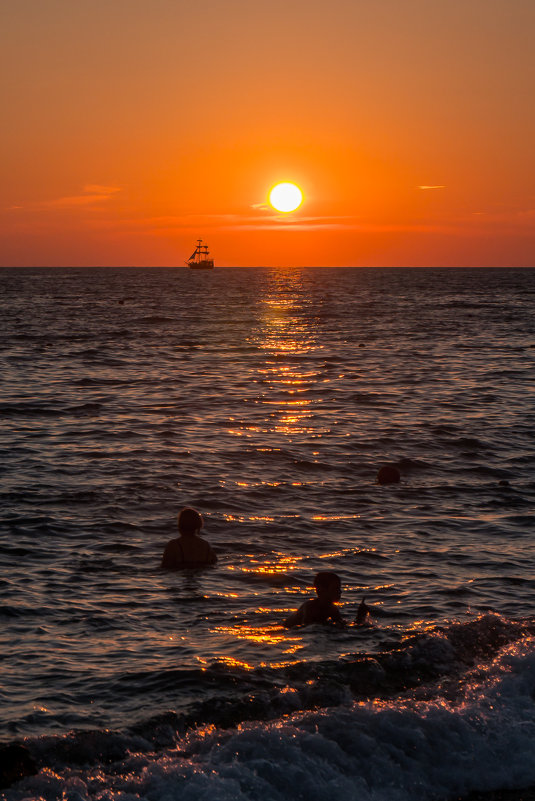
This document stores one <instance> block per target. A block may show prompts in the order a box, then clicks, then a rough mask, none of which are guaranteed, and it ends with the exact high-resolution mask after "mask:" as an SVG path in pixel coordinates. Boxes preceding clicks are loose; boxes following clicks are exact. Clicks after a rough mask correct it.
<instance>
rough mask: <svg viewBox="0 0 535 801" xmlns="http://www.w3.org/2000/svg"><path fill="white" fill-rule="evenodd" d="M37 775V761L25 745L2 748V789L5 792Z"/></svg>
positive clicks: (0, 782) (0, 771) (0, 773)
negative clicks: (8, 788)
mask: <svg viewBox="0 0 535 801" xmlns="http://www.w3.org/2000/svg"><path fill="white" fill-rule="evenodd" d="M35 773H37V765H36V764H35V760H34V758H33V757H32V755H31V754H30V752H29V751H28V749H27V748H25V747H24V746H23V745H17V744H16V743H12V744H11V745H5V746H3V747H2V748H0V789H2V790H4V789H5V788H6V787H9V786H10V785H12V784H13V783H14V782H18V781H19V779H23V778H24V777H25V776H33V775H34V774H35Z"/></svg>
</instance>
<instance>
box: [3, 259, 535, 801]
mask: <svg viewBox="0 0 535 801" xmlns="http://www.w3.org/2000/svg"><path fill="white" fill-rule="evenodd" d="M0 348H1V351H0V413H1V414H0V480H1V489H0V504H1V524H0V624H1V625H0V666H1V685H0V745H1V746H6V745H8V744H13V743H19V744H22V745H24V747H25V748H26V749H27V751H28V752H29V754H30V755H31V758H32V760H33V761H34V765H35V771H34V772H33V775H30V776H25V777H23V778H21V779H19V780H18V781H15V782H14V783H12V784H11V785H10V786H8V787H5V789H4V790H3V796H4V798H5V799H7V801H23V799H25V800H26V799H42V800H43V801H56V799H57V800H58V801H60V800H61V801H145V799H146V801H201V800H202V801H205V800H206V799H209V800H210V801H260V799H261V800H262V801H297V800H299V799H303V801H304V799H306V800H307V801H325V799H330V801H451V800H452V799H469V798H470V799H472V798H475V797H477V798H479V797H483V796H484V797H488V798H493V799H494V798H498V797H500V798H501V797H502V795H500V794H503V793H505V792H506V791H510V792H513V797H514V798H518V799H521V798H524V797H527V795H524V794H525V793H529V789H528V790H526V788H533V787H534V786H535V592H534V590H535V549H534V535H535V513H534V510H535V269H530V268H526V269H491V268H489V269H471V268H465V269H442V268H434V269H423V268H406V269H405V268H397V269H395V268H392V269H379V268H374V269H372V268H369V269H368V268H358V269H357V268H355V269H351V268H319V267H314V268H313V267H310V268H286V267H280V268H267V267H266V268H260V267H251V268H218V267H216V269H214V270H213V271H193V270H188V269H187V268H171V267H169V268H156V267H155V268H127V267H124V268H111V267H110V268H104V267H100V268H18V269H11V268H4V269H1V270H0ZM387 464H388V465H394V466H396V467H397V469H398V470H399V472H400V476H401V480H400V482H399V483H396V484H390V485H382V484H380V483H378V481H377V473H378V470H379V468H380V467H382V466H384V465H387ZM185 506H191V507H194V508H195V509H197V510H198V511H200V512H201V513H202V515H203V518H204V528H203V532H202V533H203V536H205V537H206V538H207V539H208V540H209V541H210V543H211V544H212V546H213V547H214V549H215V550H216V552H217V554H218V562H217V564H216V565H215V566H213V567H209V568H205V569H202V570H182V571H176V572H172V571H164V570H162V569H161V567H160V560H161V556H162V552H163V549H164V547H165V545H166V543H167V542H168V541H169V540H170V539H172V538H173V537H175V536H177V514H178V512H179V511H180V509H182V508H183V507H185ZM323 570H329V571H334V572H336V573H337V574H338V576H339V577H340V580H341V583H342V596H341V600H340V605H339V608H340V612H341V614H342V616H343V617H344V618H345V620H346V621H347V625H346V626H345V627H339V626H335V625H311V626H308V627H306V628H294V629H287V628H285V627H284V626H283V621H284V619H285V618H286V617H287V616H288V615H289V613H290V612H292V611H294V610H295V609H297V608H298V607H299V606H300V604H301V603H303V601H305V600H306V599H307V598H311V597H313V596H314V589H313V581H314V576H315V574H316V573H317V572H318V571H323ZM363 597H365V598H366V603H367V604H368V606H369V607H370V610H371V613H370V617H369V620H368V622H367V624H366V625H357V624H356V623H355V622H354V621H355V614H356V611H357V607H358V605H359V603H360V601H361V600H362V598H363Z"/></svg>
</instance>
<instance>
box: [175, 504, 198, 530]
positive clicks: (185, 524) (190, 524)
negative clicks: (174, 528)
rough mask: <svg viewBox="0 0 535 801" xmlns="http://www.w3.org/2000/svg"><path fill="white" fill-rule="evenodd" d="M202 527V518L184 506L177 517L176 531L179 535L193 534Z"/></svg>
mask: <svg viewBox="0 0 535 801" xmlns="http://www.w3.org/2000/svg"><path fill="white" fill-rule="evenodd" d="M202 527H203V519H202V516H201V515H200V514H199V513H198V512H196V511H195V509H190V508H189V507H187V506H186V508H185V509H182V511H181V512H180V513H179V515H178V530H179V532H180V533H181V534H195V532H196V531H200V530H201V528H202Z"/></svg>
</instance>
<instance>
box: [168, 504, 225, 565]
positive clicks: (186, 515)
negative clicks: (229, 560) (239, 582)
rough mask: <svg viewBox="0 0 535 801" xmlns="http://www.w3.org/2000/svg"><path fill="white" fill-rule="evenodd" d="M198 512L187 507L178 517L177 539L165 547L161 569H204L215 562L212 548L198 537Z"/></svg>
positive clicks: (201, 525) (200, 523)
mask: <svg viewBox="0 0 535 801" xmlns="http://www.w3.org/2000/svg"><path fill="white" fill-rule="evenodd" d="M203 523H204V521H203V519H202V516H201V515H200V514H199V512H197V511H195V509H190V508H188V507H186V508H184V509H182V511H181V512H180V514H179V515H178V533H179V535H180V536H179V537H176V539H174V540H170V541H169V542H168V543H167V545H166V546H165V550H164V552H163V557H162V567H163V568H165V569H166V570H179V569H180V568H183V567H184V568H185V567H206V565H214V564H215V563H216V562H217V556H216V555H215V553H214V551H213V548H212V546H211V545H210V543H209V542H207V540H204V539H203V538H202V537H200V536H199V532H200V530H201V528H202V527H203Z"/></svg>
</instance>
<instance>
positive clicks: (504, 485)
mask: <svg viewBox="0 0 535 801" xmlns="http://www.w3.org/2000/svg"><path fill="white" fill-rule="evenodd" d="M498 484H499V485H500V487H509V486H511V485H510V484H509V482H508V481H507V479H506V478H502V480H501V481H498Z"/></svg>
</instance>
